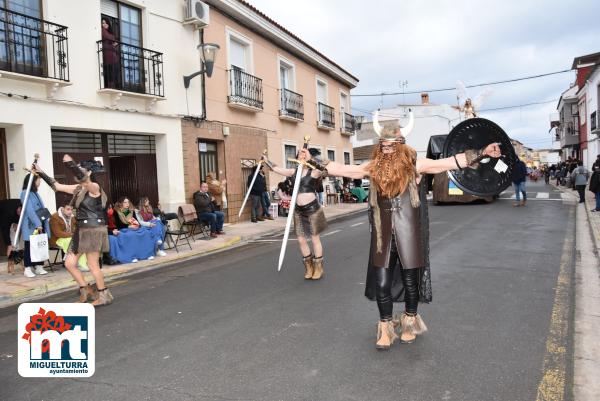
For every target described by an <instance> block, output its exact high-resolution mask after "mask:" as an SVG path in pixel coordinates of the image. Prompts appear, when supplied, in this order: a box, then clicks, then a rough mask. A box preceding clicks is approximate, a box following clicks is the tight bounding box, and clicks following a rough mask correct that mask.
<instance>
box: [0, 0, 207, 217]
mask: <svg viewBox="0 0 600 401" xmlns="http://www.w3.org/2000/svg"><path fill="white" fill-rule="evenodd" d="M185 5H186V4H185V2H183V1H163V0H128V1H127V2H120V1H113V0H86V1H72V0H41V1H39V0H10V1H8V0H0V26H4V27H5V28H4V29H3V30H0V145H1V146H0V147H1V148H2V149H1V150H2V151H1V152H0V153H1V154H0V157H1V158H2V159H3V160H2V166H3V169H2V171H0V196H2V197H3V198H17V197H18V196H19V193H20V191H21V186H22V182H23V177H24V171H23V169H22V168H23V167H25V166H28V165H30V164H31V162H32V161H33V157H34V154H35V153H38V154H39V155H40V161H39V163H40V165H41V166H42V167H44V168H45V170H46V171H47V172H48V173H49V174H50V175H55V176H57V178H58V179H59V180H69V179H70V178H71V177H70V176H69V175H67V174H65V171H64V169H63V167H62V163H61V159H62V155H64V154H65V153H69V154H72V155H73V157H74V158H76V159H78V160H80V161H81V160H88V159H96V160H101V161H102V162H103V164H104V166H105V168H106V173H105V174H103V175H102V176H103V178H102V183H103V185H105V191H107V193H109V196H110V197H111V199H112V200H116V198H118V197H120V196H123V195H125V196H128V197H130V198H132V200H134V201H135V198H139V197H142V196H149V197H150V198H151V200H152V201H153V203H157V202H160V203H161V204H162V206H163V208H164V209H166V210H174V209H176V207H177V205H179V204H181V203H184V200H185V195H184V171H183V162H182V133H181V132H182V124H181V119H182V117H183V116H197V117H201V116H203V115H204V107H203V103H202V99H203V96H202V80H201V79H195V80H192V82H191V86H190V88H189V89H188V90H187V93H186V89H185V88H184V86H183V79H182V77H183V76H184V75H189V74H191V73H193V72H195V71H198V70H199V69H200V67H201V63H200V58H199V53H198V51H197V50H196V46H198V44H199V43H200V40H201V31H199V30H197V29H196V28H194V27H193V26H191V25H186V24H184V23H183V22H184V18H185V13H186V10H185ZM102 20H105V21H106V22H108V23H109V25H110V31H111V34H112V35H113V36H112V37H110V39H106V38H105V40H104V41H103V40H102V39H103V36H102V28H101V22H102ZM111 46H112V47H111ZM107 53H111V54H107ZM186 95H187V96H186ZM109 182H110V183H109ZM40 193H41V195H42V197H43V199H44V201H45V203H46V205H47V207H48V208H49V209H50V210H53V209H54V208H55V206H56V205H55V197H54V195H53V194H52V193H51V191H50V190H49V189H48V188H47V186H43V187H42V189H41V191H40ZM59 200H60V198H59Z"/></svg>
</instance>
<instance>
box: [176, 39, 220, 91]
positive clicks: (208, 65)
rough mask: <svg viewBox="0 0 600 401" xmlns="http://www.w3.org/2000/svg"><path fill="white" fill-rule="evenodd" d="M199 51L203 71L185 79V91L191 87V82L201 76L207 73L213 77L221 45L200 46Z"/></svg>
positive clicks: (205, 44) (208, 44)
mask: <svg viewBox="0 0 600 401" xmlns="http://www.w3.org/2000/svg"><path fill="white" fill-rule="evenodd" d="M197 49H198V50H200V62H201V63H202V69H201V70H200V71H198V72H195V73H193V74H192V75H187V76H184V77H183V86H185V89H187V88H189V87H190V81H191V80H192V79H193V78H194V77H196V76H198V75H200V74H204V73H206V76H207V77H209V78H210V77H211V76H212V73H213V68H214V66H215V58H216V57H217V52H218V51H219V49H220V47H219V45H217V44H215V43H204V44H201V45H198V47H197Z"/></svg>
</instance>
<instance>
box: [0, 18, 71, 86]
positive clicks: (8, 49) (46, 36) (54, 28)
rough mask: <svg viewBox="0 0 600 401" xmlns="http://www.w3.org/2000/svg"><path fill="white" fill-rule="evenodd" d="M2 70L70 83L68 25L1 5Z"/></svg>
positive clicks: (0, 52) (0, 42) (0, 51)
mask: <svg viewBox="0 0 600 401" xmlns="http://www.w3.org/2000/svg"><path fill="white" fill-rule="evenodd" d="M0 70H4V71H10V72H16V73H19V74H26V75H33V76H37V77H43V78H52V79H58V80H60V81H67V82H68V81H69V45H68V38H67V27H66V26H63V25H59V24H55V23H52V22H49V21H44V20H42V19H39V18H34V17H30V16H28V15H25V14H21V13H17V12H14V11H10V10H7V9H5V8H0Z"/></svg>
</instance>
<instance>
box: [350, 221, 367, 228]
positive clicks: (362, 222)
mask: <svg viewBox="0 0 600 401" xmlns="http://www.w3.org/2000/svg"><path fill="white" fill-rule="evenodd" d="M361 224H365V222H364V221H361V222H360V223H354V224H352V225H351V226H350V227H356V226H360V225H361Z"/></svg>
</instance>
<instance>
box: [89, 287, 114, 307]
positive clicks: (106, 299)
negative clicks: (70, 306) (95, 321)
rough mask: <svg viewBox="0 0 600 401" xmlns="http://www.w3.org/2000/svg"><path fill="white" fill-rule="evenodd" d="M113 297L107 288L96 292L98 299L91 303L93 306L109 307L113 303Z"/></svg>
mask: <svg viewBox="0 0 600 401" xmlns="http://www.w3.org/2000/svg"><path fill="white" fill-rule="evenodd" d="M113 299H114V298H113V295H112V294H111V292H110V290H109V289H108V288H107V287H104V288H103V289H101V290H98V299H97V300H95V301H94V302H92V305H94V306H103V305H110V304H112V301H113Z"/></svg>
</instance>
